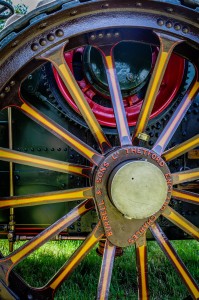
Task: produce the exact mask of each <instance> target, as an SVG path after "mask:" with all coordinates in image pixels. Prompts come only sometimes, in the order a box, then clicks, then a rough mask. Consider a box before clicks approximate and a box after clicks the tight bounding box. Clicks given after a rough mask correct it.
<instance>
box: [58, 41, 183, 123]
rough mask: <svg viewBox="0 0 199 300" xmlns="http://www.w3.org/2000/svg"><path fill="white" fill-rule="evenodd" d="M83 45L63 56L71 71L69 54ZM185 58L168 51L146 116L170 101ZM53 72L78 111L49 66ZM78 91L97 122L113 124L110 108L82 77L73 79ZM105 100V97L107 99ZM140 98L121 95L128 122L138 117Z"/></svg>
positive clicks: (179, 81)
mask: <svg viewBox="0 0 199 300" xmlns="http://www.w3.org/2000/svg"><path fill="white" fill-rule="evenodd" d="M83 50H84V48H83V47H81V48H78V49H76V50H73V51H70V52H67V53H65V55H64V56H65V60H66V62H67V64H68V66H69V68H70V70H71V71H72V73H73V67H72V60H73V55H74V54H75V53H76V52H80V53H82V52H83ZM184 68H185V60H184V59H183V58H181V57H180V56H177V55H176V54H172V55H171V58H170V61H169V63H168V66H167V69H166V72H165V75H164V78H163V80H162V84H161V86H160V90H159V92H158V95H157V99H156V102H155V105H154V108H153V111H152V114H151V116H150V119H153V118H155V117H157V116H158V115H159V114H160V113H162V112H163V111H164V110H165V109H166V108H167V107H168V106H169V104H170V103H171V102H172V100H173V99H174V98H175V96H176V95H177V93H178V91H179V89H180V86H181V84H182V80H183V76H184ZM53 73H54V77H55V80H56V82H57V85H58V88H59V90H60V91H61V93H62V95H63V97H64V98H65V100H66V102H67V103H68V104H69V105H70V106H71V107H72V108H73V109H74V110H75V111H76V112H77V113H78V114H80V112H79V110H78V108H77V106H76V104H75V103H74V101H73V99H72V97H71V96H70V94H69V92H68V90H67V88H66V87H65V85H64V83H63V81H62V79H61V78H60V76H59V74H58V72H57V71H56V70H55V68H53ZM77 82H78V84H79V86H80V88H81V90H82V92H83V93H84V95H85V98H86V100H87V101H88V103H89V105H90V107H91V108H92V111H93V113H94V114H95V116H96V118H97V120H98V122H99V123H100V124H101V125H103V126H107V127H116V122H115V117H114V113H113V109H112V108H109V107H105V106H102V105H100V104H98V103H96V102H94V101H93V97H94V96H95V95H97V94H98V92H97V91H96V90H95V89H94V88H93V87H92V86H91V85H90V84H89V83H88V82H87V80H86V78H84V79H83V80H81V81H77ZM107 100H108V99H107ZM142 102H143V99H142V98H139V97H138V95H132V96H129V97H125V98H124V106H125V111H126V115H127V120H128V124H129V126H134V125H135V124H136V121H137V119H138V115H139V113H140V109H141V106H142Z"/></svg>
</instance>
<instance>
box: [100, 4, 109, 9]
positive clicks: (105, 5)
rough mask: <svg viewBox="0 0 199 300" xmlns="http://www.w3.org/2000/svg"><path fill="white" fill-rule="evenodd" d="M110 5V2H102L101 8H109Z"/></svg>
mask: <svg viewBox="0 0 199 300" xmlns="http://www.w3.org/2000/svg"><path fill="white" fill-rule="evenodd" d="M108 7H109V4H108V3H105V4H102V5H101V8H108Z"/></svg>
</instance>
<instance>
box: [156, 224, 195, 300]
mask: <svg viewBox="0 0 199 300" xmlns="http://www.w3.org/2000/svg"><path fill="white" fill-rule="evenodd" d="M151 231H152V234H153V235H154V237H155V238H156V240H157V242H158V244H159V246H160V247H161V249H162V250H163V252H164V253H165V255H166V256H167V257H168V259H169V260H170V261H171V263H172V264H173V266H174V267H175V269H176V271H177V272H178V274H179V275H180V277H181V278H182V280H183V281H184V283H185V285H186V286H187V288H188V289H189V291H190V293H191V295H192V296H193V298H194V299H198V298H199V289H198V286H197V283H196V282H195V280H194V278H193V277H192V276H191V274H190V273H189V271H188V270H187V268H186V267H185V265H184V263H183V262H182V260H181V259H180V257H179V256H178V254H177V252H176V251H175V249H174V248H173V246H172V245H171V243H170V242H169V240H168V239H167V237H166V236H165V234H164V233H163V231H162V230H161V228H160V227H159V225H158V224H155V223H154V224H153V225H151Z"/></svg>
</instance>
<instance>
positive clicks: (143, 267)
mask: <svg viewBox="0 0 199 300" xmlns="http://www.w3.org/2000/svg"><path fill="white" fill-rule="evenodd" d="M137 251H138V253H139V254H138V255H139V261H140V275H141V286H140V285H139V289H140V288H141V291H140V292H141V293H140V292H139V299H140V300H146V299H148V286H147V279H146V276H147V270H146V245H142V246H139V247H138V248H137ZM140 294H141V295H142V298H141V297H140Z"/></svg>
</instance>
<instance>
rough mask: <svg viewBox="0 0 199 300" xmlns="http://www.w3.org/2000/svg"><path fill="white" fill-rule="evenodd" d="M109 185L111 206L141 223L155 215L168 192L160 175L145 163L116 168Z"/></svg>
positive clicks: (162, 176) (129, 163) (158, 171)
mask: <svg viewBox="0 0 199 300" xmlns="http://www.w3.org/2000/svg"><path fill="white" fill-rule="evenodd" d="M109 183H110V184H109V186H110V189H109V190H110V194H111V195H110V196H111V199H112V202H113V203H114V205H115V206H116V208H117V209H118V210H119V211H120V212H121V213H122V214H124V216H125V217H127V218H130V219H143V218H147V217H149V216H151V215H153V214H154V213H156V212H157V211H158V210H159V209H160V208H161V207H162V205H163V203H164V201H165V199H166V197H167V192H168V186H167V182H166V179H165V177H164V174H163V173H162V172H161V170H160V169H159V168H158V167H156V166H155V165H153V164H151V163H149V162H147V161H132V162H126V163H125V164H123V166H121V165H120V166H118V167H117V168H115V170H114V171H113V172H112V174H111V177H110V181H109Z"/></svg>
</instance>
